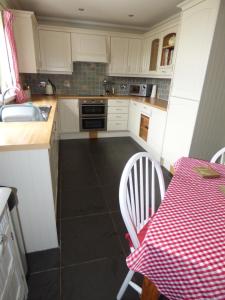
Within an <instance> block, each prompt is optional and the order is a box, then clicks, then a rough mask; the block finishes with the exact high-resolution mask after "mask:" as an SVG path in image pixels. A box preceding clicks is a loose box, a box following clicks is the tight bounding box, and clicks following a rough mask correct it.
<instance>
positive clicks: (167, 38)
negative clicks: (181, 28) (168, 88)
mask: <svg viewBox="0 0 225 300" xmlns="http://www.w3.org/2000/svg"><path fill="white" fill-rule="evenodd" d="M177 29H178V27H177V26H173V27H171V28H168V29H167V30H165V31H163V32H162V34H161V40H160V55H159V70H158V72H159V74H165V75H172V72H173V64H174V58H175V54H176V52H175V50H176V49H175V46H176V39H177Z"/></svg>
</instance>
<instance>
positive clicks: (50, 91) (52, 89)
mask: <svg viewBox="0 0 225 300" xmlns="http://www.w3.org/2000/svg"><path fill="white" fill-rule="evenodd" d="M55 93H56V86H55V85H54V84H53V83H52V81H51V80H50V79H48V81H47V83H46V86H45V94H46V95H54V94H55Z"/></svg>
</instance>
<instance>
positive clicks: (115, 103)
mask: <svg viewBox="0 0 225 300" xmlns="http://www.w3.org/2000/svg"><path fill="white" fill-rule="evenodd" d="M128 105H129V100H128V99H126V100H124V99H108V106H122V107H127V106H128Z"/></svg>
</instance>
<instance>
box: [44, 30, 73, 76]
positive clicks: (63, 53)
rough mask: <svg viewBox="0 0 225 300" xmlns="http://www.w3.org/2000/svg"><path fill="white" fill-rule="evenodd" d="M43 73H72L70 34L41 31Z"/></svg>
mask: <svg viewBox="0 0 225 300" xmlns="http://www.w3.org/2000/svg"><path fill="white" fill-rule="evenodd" d="M39 38H40V51H41V71H42V72H46V73H47V72H50V73H64V74H67V73H72V66H73V65H72V57H71V41H70V33H69V32H62V31H53V30H45V29H40V30H39Z"/></svg>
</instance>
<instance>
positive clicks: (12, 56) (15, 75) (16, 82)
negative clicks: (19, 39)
mask: <svg viewBox="0 0 225 300" xmlns="http://www.w3.org/2000/svg"><path fill="white" fill-rule="evenodd" d="M3 23H4V33H5V39H6V47H7V53H8V59H9V64H10V72H11V76H12V82H13V86H14V87H17V89H16V90H15V93H16V102H17V103H23V102H24V101H25V100H26V96H25V93H24V91H23V89H22V86H21V83H20V76H19V68H18V59H17V52H16V43H15V38H14V33H13V14H12V12H11V11H9V10H4V11H3Z"/></svg>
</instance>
